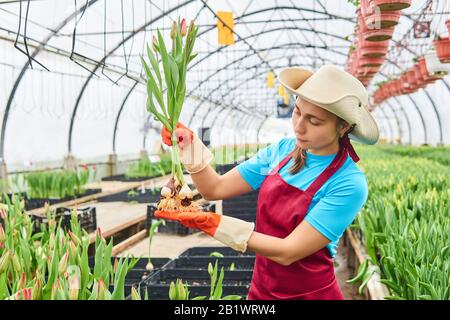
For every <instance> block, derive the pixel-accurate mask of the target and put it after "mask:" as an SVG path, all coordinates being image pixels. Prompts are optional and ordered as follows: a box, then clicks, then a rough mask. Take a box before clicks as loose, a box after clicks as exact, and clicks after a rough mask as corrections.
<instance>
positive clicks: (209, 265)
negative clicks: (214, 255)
mask: <svg viewBox="0 0 450 320" xmlns="http://www.w3.org/2000/svg"><path fill="white" fill-rule="evenodd" d="M213 272H214V269H213V266H212V263H211V262H210V263H209V264H208V273H209V275H210V276H211V277H212V275H213Z"/></svg>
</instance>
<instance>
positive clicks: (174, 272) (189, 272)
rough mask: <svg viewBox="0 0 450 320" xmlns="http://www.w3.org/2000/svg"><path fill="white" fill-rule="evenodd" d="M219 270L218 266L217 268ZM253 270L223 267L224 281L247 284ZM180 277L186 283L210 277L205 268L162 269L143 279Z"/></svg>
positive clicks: (206, 281)
mask: <svg viewBox="0 0 450 320" xmlns="http://www.w3.org/2000/svg"><path fill="white" fill-rule="evenodd" d="M219 272H220V268H219ZM252 274H253V270H233V271H230V270H229V269H228V268H225V267H224V283H233V284H240V285H248V284H249V283H250V281H251V280H252ZM177 279H182V280H183V282H186V283H188V284H195V282H197V283H201V284H206V285H208V284H210V282H211V277H210V275H209V273H208V270H207V269H201V270H199V269H162V270H160V271H159V272H155V273H154V274H152V275H151V276H150V277H148V278H147V279H146V280H145V283H146V284H165V283H169V284H170V282H171V281H176V280H177Z"/></svg>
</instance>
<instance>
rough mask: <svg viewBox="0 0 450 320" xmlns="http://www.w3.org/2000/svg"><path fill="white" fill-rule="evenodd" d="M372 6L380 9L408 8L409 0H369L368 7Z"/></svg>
mask: <svg viewBox="0 0 450 320" xmlns="http://www.w3.org/2000/svg"><path fill="white" fill-rule="evenodd" d="M374 6H377V7H378V8H379V10H380V11H398V10H403V9H406V8H409V7H410V6H411V0H369V7H374Z"/></svg>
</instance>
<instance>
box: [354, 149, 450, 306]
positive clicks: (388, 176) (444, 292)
mask: <svg viewBox="0 0 450 320" xmlns="http://www.w3.org/2000/svg"><path fill="white" fill-rule="evenodd" d="M387 148H388V149H389V150H388V152H386V149H387ZM357 149H358V152H359V154H360V155H361V159H364V160H365V161H362V164H361V166H362V169H363V170H364V171H365V174H366V177H367V180H368V182H369V198H368V201H367V203H366V205H365V207H364V209H363V210H362V212H361V213H360V214H359V215H358V216H357V220H356V223H355V225H354V226H353V228H354V229H355V231H356V232H358V231H359V232H360V233H361V236H362V240H363V242H364V244H365V246H366V251H367V254H368V256H369V259H368V261H367V262H365V263H363V265H362V266H361V268H360V270H359V273H358V276H357V277H356V278H355V279H353V280H354V281H352V282H359V280H361V281H362V282H363V284H364V282H367V281H366V280H367V279H368V278H369V277H370V275H371V273H372V272H371V271H373V270H377V271H379V272H380V273H381V282H383V283H384V284H385V285H386V286H387V287H388V288H389V290H390V293H391V295H390V296H388V297H387V298H388V299H408V300H416V299H433V300H437V299H442V300H449V299H450V278H449V275H450V219H449V212H450V200H449V199H450V184H449V179H448V177H449V176H450V168H449V166H448V165H443V164H442V163H443V162H442V161H444V160H443V159H445V157H446V156H447V157H448V154H449V151H450V150H449V148H448V147H447V148H446V147H443V148H442V150H440V152H439V150H436V151H435V154H434V156H435V157H436V160H433V157H432V156H430V155H429V154H425V153H423V157H421V152H422V151H421V148H417V147H400V151H399V152H398V153H401V154H404V155H405V156H401V155H396V151H395V147H381V148H378V149H377V148H376V147H365V148H364V147H359V146H358V148H357ZM410 155H413V156H410Z"/></svg>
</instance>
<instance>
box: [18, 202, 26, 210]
mask: <svg viewBox="0 0 450 320" xmlns="http://www.w3.org/2000/svg"><path fill="white" fill-rule="evenodd" d="M19 208H20V210H23V209H24V208H25V200H24V199H22V200H21V201H20V203H19Z"/></svg>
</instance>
